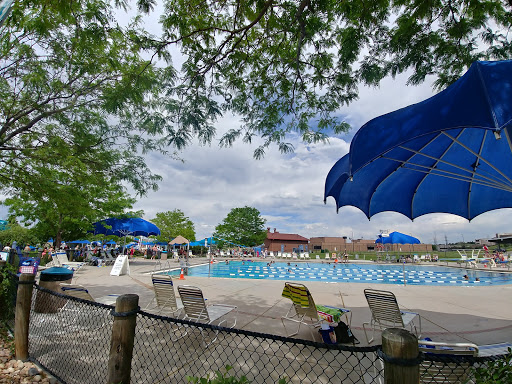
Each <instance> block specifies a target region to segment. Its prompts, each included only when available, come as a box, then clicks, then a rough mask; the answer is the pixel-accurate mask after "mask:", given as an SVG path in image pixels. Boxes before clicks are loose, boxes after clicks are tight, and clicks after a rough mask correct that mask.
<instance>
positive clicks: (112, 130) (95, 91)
mask: <svg viewBox="0 0 512 384" xmlns="http://www.w3.org/2000/svg"><path fill="white" fill-rule="evenodd" d="M118 3H120V4H122V3H123V2H122V1H120V2H118ZM144 35H145V32H144V31H143V30H142V29H141V28H140V26H138V25H137V23H136V21H134V22H133V23H131V24H129V25H128V26H126V27H121V26H119V25H118V24H117V22H116V20H115V19H114V9H113V8H112V7H111V6H110V5H109V4H108V3H106V2H103V1H100V0H85V1H77V2H75V1H71V2H68V1H31V0H21V1H17V2H16V3H15V4H14V6H13V9H12V11H11V13H10V15H9V17H8V18H7V19H6V21H5V23H4V24H3V25H2V26H1V27H0V164H1V166H0V187H2V188H6V187H7V188H11V191H12V188H14V189H16V188H21V184H20V183H18V180H19V178H18V174H19V172H20V169H21V167H23V166H26V165H27V164H30V161H35V162H38V161H39V160H40V158H39V157H38V156H40V150H48V149H50V150H52V149H53V148H54V147H55V146H66V147H68V148H69V149H70V151H71V152H73V154H74V156H80V157H81V160H82V166H83V167H85V168H89V169H90V171H91V173H92V172H94V171H95V169H97V166H96V164H95V162H96V161H97V160H96V159H95V153H96V152H97V151H101V150H103V149H104V148H105V147H108V150H109V151H110V152H111V153H112V156H114V157H116V160H115V161H111V162H110V163H109V164H108V165H109V167H110V168H109V177H110V178H111V182H113V183H121V182H129V183H131V184H132V186H133V187H134V189H135V190H136V192H138V193H144V192H145V191H146V190H147V189H148V188H149V189H151V188H156V185H157V184H156V183H157V182H158V180H159V179H160V178H159V177H158V176H155V175H153V174H152V172H151V171H150V170H149V169H148V168H147V166H146V165H145V162H144V159H143V158H142V157H141V156H140V154H141V153H142V152H141V151H146V150H153V149H157V150H158V149H162V150H163V147H162V146H161V143H160V142H159V141H158V140H151V139H150V138H148V137H147V132H142V131H140V130H134V129H130V130H127V129H124V128H123V127H122V126H121V125H119V124H117V123H116V122H117V121H118V120H119V111H120V110H122V109H123V108H124V107H125V106H126V105H128V104H135V103H139V102H140V101H141V100H142V99H143V98H144V97H145V94H147V93H148V91H149V90H150V89H151V88H152V87H154V86H156V85H157V84H158V82H159V81H158V70H156V69H155V67H154V66H153V65H152V64H151V63H150V62H148V60H146V59H143V58H142V54H143V52H144V49H145V48H144V47H143V46H142V45H141V44H139V43H137V41H138V40H141V39H142V37H143V36H144ZM57 152H59V151H57ZM50 155H51V154H50ZM61 165H62V166H63V167H66V166H67V165H66V164H65V163H62V164H61Z"/></svg>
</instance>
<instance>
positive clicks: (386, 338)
mask: <svg viewBox="0 0 512 384" xmlns="http://www.w3.org/2000/svg"><path fill="white" fill-rule="evenodd" d="M382 352H383V354H384V356H383V358H384V384H415V383H416V384H418V383H419V382H420V369H419V362H418V353H419V350H418V339H417V338H416V336H414V335H413V334H412V333H410V332H409V331H407V330H405V329H399V328H388V329H385V330H384V331H383V332H382Z"/></svg>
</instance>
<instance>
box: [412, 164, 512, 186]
mask: <svg viewBox="0 0 512 384" xmlns="http://www.w3.org/2000/svg"><path fill="white" fill-rule="evenodd" d="M407 165H409V164H406V165H404V168H407V169H409V170H411V171H417V172H422V173H430V174H432V175H435V176H441V177H446V178H448V179H453V180H459V181H464V182H466V183H473V184H478V185H483V186H486V187H490V188H494V189H499V190H502V191H507V192H512V187H510V186H508V185H506V184H502V183H496V182H494V183H493V182H489V181H485V180H484V181H482V180H479V179H475V178H471V177H470V176H463V175H460V174H457V173H453V172H449V171H444V170H440V169H432V168H430V167H427V166H422V165H419V164H412V165H415V166H418V167H423V168H426V169H428V170H429V171H424V170H420V169H417V168H410V167H407Z"/></svg>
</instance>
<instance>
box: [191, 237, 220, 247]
mask: <svg viewBox="0 0 512 384" xmlns="http://www.w3.org/2000/svg"><path fill="white" fill-rule="evenodd" d="M215 244H217V240H215V238H213V237H206V238H204V239H203V240H197V241H192V242H191V243H190V244H189V246H191V247H207V246H209V245H215Z"/></svg>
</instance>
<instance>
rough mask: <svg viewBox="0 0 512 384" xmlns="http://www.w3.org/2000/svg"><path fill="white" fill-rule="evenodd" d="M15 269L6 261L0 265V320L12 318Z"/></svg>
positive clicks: (14, 295)
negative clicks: (0, 309)
mask: <svg viewBox="0 0 512 384" xmlns="http://www.w3.org/2000/svg"><path fill="white" fill-rule="evenodd" d="M15 273H16V269H15V268H14V267H13V266H12V265H10V264H9V263H7V264H6V265H4V266H3V267H0V308H5V310H2V311H0V320H2V321H6V320H12V319H13V318H14V309H15V305H16V302H15V300H16V299H15V298H16V289H17V286H16V279H15V278H16V275H15Z"/></svg>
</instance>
